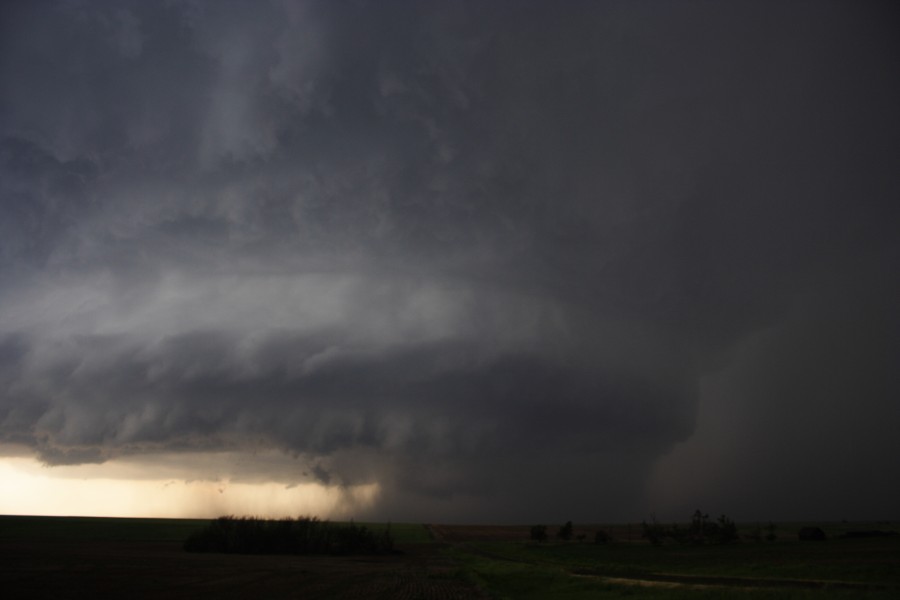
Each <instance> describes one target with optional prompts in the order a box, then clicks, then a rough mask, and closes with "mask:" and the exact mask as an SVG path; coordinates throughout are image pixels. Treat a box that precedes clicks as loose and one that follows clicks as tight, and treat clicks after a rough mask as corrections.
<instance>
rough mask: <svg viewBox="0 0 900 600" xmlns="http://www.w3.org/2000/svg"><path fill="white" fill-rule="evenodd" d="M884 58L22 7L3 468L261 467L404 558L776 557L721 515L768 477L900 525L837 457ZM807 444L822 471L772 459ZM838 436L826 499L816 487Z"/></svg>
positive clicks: (849, 51) (866, 41)
mask: <svg viewBox="0 0 900 600" xmlns="http://www.w3.org/2000/svg"><path fill="white" fill-rule="evenodd" d="M896 24H897V11H896V10H894V9H893V8H892V7H890V6H888V5H882V4H879V3H874V2H873V3H863V4H861V5H859V6H853V7H851V6H847V5H845V4H840V3H834V4H832V3H819V4H817V5H815V6H812V5H806V4H803V3H789V4H786V5H783V6H778V7H772V6H766V7H760V6H757V5H755V4H754V3H740V2H738V3H731V4H729V5H728V6H723V5H720V4H718V3H709V4H705V3H695V4H691V5H689V6H678V5H672V4H670V3H662V2H660V3H640V4H635V3H625V2H622V3H617V2H611V3H580V4H579V5H577V6H575V5H572V6H565V7H561V6H555V5H553V4H552V3H542V2H526V3H518V2H517V3H504V2H501V3H491V4H488V5H484V4H483V3H468V2H453V3H440V4H430V3H429V4H423V3H404V2H396V3H391V4H390V5H385V4H384V3H332V2H252V3H251V2H223V3H219V2H216V3H212V2H210V3H201V2H173V3H166V4H148V3H143V2H134V3H116V4H105V3H97V4H91V5H89V6H88V5H79V4H71V3H41V4H26V3H18V4H10V5H9V6H6V7H4V9H3V18H2V30H3V35H2V40H3V41H2V42H0V44H2V50H0V78H2V82H3V86H2V90H3V91H2V92H0V172H2V175H0V194H2V206H0V210H2V219H0V278H2V281H3V285H2V286H0V441H3V442H7V443H15V444H18V445H20V446H24V447H27V448H30V449H31V451H32V452H34V453H35V454H36V455H37V456H38V457H39V458H40V459H41V460H43V461H44V462H46V463H47V464H50V465H61V464H85V463H96V462H103V461H107V460H110V459H116V458H122V457H131V458H133V459H135V460H137V459H139V457H141V456H160V455H166V456H170V455H171V454H172V453H175V454H178V453H183V455H184V456H185V457H189V456H199V455H201V454H203V453H232V452H235V453H241V452H243V453H251V454H252V453H253V452H263V453H271V452H281V453H283V455H284V457H285V462H284V464H283V465H280V466H275V465H273V464H269V465H268V466H266V464H263V463H264V461H263V463H260V465H261V466H260V467H259V468H260V469H261V470H262V471H264V473H256V474H255V475H254V477H257V478H258V477H261V478H262V479H265V478H266V477H267V476H268V477H269V478H270V479H271V480H273V481H280V482H282V483H284V484H285V485H288V486H290V485H297V484H298V482H302V481H310V480H315V481H319V482H320V483H323V484H328V485H346V486H353V485H366V484H370V483H378V484H379V486H380V490H381V491H380V496H379V500H378V502H377V503H376V504H375V506H374V507H373V508H372V514H373V515H375V516H380V517H390V518H394V519H403V518H410V519H413V518H421V519H439V518H440V517H442V516H443V517H444V518H447V519H455V520H494V519H505V520H517V519H518V520H528V519H534V518H543V517H544V516H549V517H552V518H562V517H565V518H576V519H596V520H608V519H616V518H629V517H631V518H634V517H640V516H642V515H635V514H634V511H635V510H647V511H649V510H660V511H664V510H667V509H668V508H671V509H672V510H675V509H679V510H680V509H681V508H682V504H683V505H685V506H689V505H693V504H694V503H695V500H696V501H697V502H702V499H697V497H698V496H700V495H705V496H706V497H715V498H717V499H718V500H720V501H721V502H722V503H725V502H730V503H731V504H730V505H729V506H727V507H726V506H723V507H721V508H722V510H732V506H734V509H733V510H736V511H745V513H746V514H748V515H749V513H751V512H752V511H753V510H765V511H769V512H767V513H766V514H767V515H768V514H772V515H773V516H774V517H776V518H777V516H778V515H777V514H775V513H777V511H778V510H779V508H778V499H777V495H776V494H775V493H774V492H773V493H771V494H763V495H762V496H763V497H765V498H766V501H765V503H763V505H762V506H760V505H759V504H758V503H754V502H753V501H752V500H749V499H747V498H744V497H743V496H742V495H741V490H743V489H744V486H749V487H753V488H760V489H768V488H767V486H769V485H770V484H771V485H773V486H774V485H776V483H773V482H771V481H770V479H771V477H770V476H769V475H770V474H771V473H772V470H771V469H770V468H769V467H771V466H774V465H776V464H793V465H794V466H795V468H796V469H797V470H800V471H802V472H801V473H800V474H799V475H796V481H797V482H798V483H797V485H798V486H799V487H805V489H809V490H815V491H816V492H817V493H810V495H809V498H810V500H809V501H810V502H813V501H814V500H816V499H818V501H820V502H821V503H822V509H821V511H822V513H826V512H829V511H833V510H838V508H839V507H838V506H837V505H836V504H834V503H829V502H828V500H827V499H824V495H823V494H822V493H819V492H820V491H821V490H823V489H824V486H825V485H826V482H827V481H833V479H834V478H835V477H850V476H852V477H853V481H855V482H857V484H858V485H860V486H863V485H865V484H866V483H867V482H868V483H869V484H870V485H874V486H876V487H877V489H878V491H879V493H880V494H882V495H883V496H885V497H887V498H893V499H896V498H897V494H898V493H900V483H898V482H897V480H896V479H891V480H889V481H886V480H883V479H881V480H878V481H877V482H876V481H874V480H870V479H867V478H866V477H865V476H863V475H861V474H860V473H863V472H864V468H865V465H867V464H872V461H875V462H876V463H878V464H881V463H882V462H883V461H884V460H886V458H885V457H887V456H890V455H891V454H892V453H893V451H894V450H897V449H898V448H896V442H891V441H889V440H888V439H887V438H885V439H883V441H882V442H880V443H878V444H874V445H871V446H869V447H868V449H860V448H859V446H860V445H861V444H862V440H864V439H865V438H866V431H867V424H871V426H872V427H875V428H876V429H878V428H879V427H881V425H883V424H884V423H895V424H896V422H897V417H896V410H895V408H893V401H894V398H895V397H896V393H897V391H898V386H897V380H896V377H893V376H892V375H891V370H892V365H893V364H894V363H896V359H897V358H900V352H898V347H897V341H896V340H898V339H900V336H898V335H897V328H898V318H897V316H896V315H895V314H894V312H895V311H893V310H892V305H891V302H889V301H888V300H887V299H890V298H895V297H898V296H900V293H898V292H900V290H898V289H897V288H898V285H897V284H896V283H895V280H896V278H895V277H893V276H892V273H893V270H894V267H895V265H896V264H898V262H897V259H898V258H900V257H898V250H900V245H898V242H897V239H896V235H895V229H896V227H895V226H896V223H897V210H896V208H895V199H896V193H897V191H898V190H900V175H898V171H897V170H896V169H895V168H893V165H895V164H896V162H897V159H898V158H900V156H898V154H900V150H898V145H897V139H898V135H900V118H898V116H897V114H896V111H895V110H894V108H893V107H895V106H896V105H897V101H898V100H900V89H898V85H897V83H896V81H895V78H892V77H890V76H889V75H890V73H891V72H892V69H893V67H892V65H893V64H894V63H895V60H894V59H896V57H897V50H898V48H897V45H896V42H895V41H894V40H893V36H892V31H893V30H892V27H893V26H894V25H896ZM835 32H839V33H840V34H841V35H839V36H836V35H835ZM840 39H850V40H853V43H852V44H849V45H848V44H842V43H839V41H838V40H840ZM851 332H852V333H851ZM761 336H762V337H761ZM759 339H765V340H769V341H768V342H766V344H767V346H766V347H767V348H771V349H772V351H771V352H768V351H767V352H750V351H747V348H748V347H755V346H753V344H757V343H759V342H757V341H755V340H759ZM788 348H789V349H791V350H790V352H789V355H786V356H785V357H784V358H783V359H782V360H773V358H772V356H773V353H775V352H776V351H777V352H781V353H787V352H788V351H787V350H785V349H788ZM797 357H802V359H798V358H797ZM791 360H795V361H796V365H797V367H796V368H793V369H792V368H786V367H785V366H784V365H785V363H786V362H789V361H791ZM823 370H828V371H829V372H830V373H834V372H835V371H836V370H842V373H843V374H842V375H841V376H840V377H839V378H838V379H839V381H838V382H837V383H836V384H834V385H831V384H828V383H824V382H827V381H832V380H834V381H837V380H835V379H834V378H835V376H834V375H826V374H825V373H823ZM749 374H752V377H751V376H750V375H749ZM748 377H750V378H751V379H752V382H753V385H748V384H747V378H748ZM711 382H712V383H711ZM852 382H860V383H859V384H858V385H859V387H858V388H857V387H855V386H856V384H855V383H852ZM857 392H858V393H857ZM710 406H713V407H715V410H712V413H713V414H717V415H720V418H718V420H716V419H712V420H710V419H709V418H706V417H704V415H708V414H709V407H710ZM850 410H855V411H856V412H855V414H856V415H859V418H858V419H857V421H858V422H855V423H856V424H855V425H854V426H853V427H852V428H847V429H845V428H842V427H843V426H842V425H841V424H842V423H846V420H845V416H844V415H845V414H846V412H847V411H850ZM811 412H814V413H815V414H816V415H818V416H817V419H818V420H817V421H816V425H815V428H814V429H813V431H814V432H815V431H823V432H829V434H828V435H824V436H822V437H819V436H817V435H816V434H815V433H811V434H809V435H807V436H805V437H804V439H805V440H807V441H806V443H807V444H808V451H805V452H800V453H798V452H797V449H796V448H795V447H794V446H795V444H794V443H793V440H792V434H791V433H790V432H791V431H793V430H795V429H797V428H800V429H802V428H803V427H804V426H805V424H806V423H809V419H808V417H807V415H808V414H810V413H811ZM734 414H741V415H746V418H745V419H741V420H740V421H739V422H738V423H736V424H735V423H734V422H733V421H734V420H733V419H729V415H734ZM698 415H699V417H698ZM772 420H775V421H777V422H779V423H783V424H784V429H778V431H781V432H782V433H780V434H778V435H773V437H772V442H771V445H770V446H768V448H770V450H771V451H767V452H759V451H757V450H758V444H759V443H760V441H761V437H764V436H767V435H770V434H771V433H772V431H771V430H770V429H767V428H760V426H759V425H758V424H760V423H769V422H771V421H772ZM879 424H880V425H879ZM727 425H733V426H734V427H735V430H734V440H735V441H734V443H733V444H732V445H731V446H729V447H728V448H727V449H726V448H725V447H724V446H723V444H722V443H721V437H720V436H719V437H717V436H716V435H715V432H717V431H721V428H722V427H725V426H727ZM710 428H711V429H710ZM879 431H880V429H879ZM841 434H843V435H846V436H848V437H849V438H850V439H852V440H856V441H858V442H859V443H858V444H853V448H855V449H851V450H850V451H848V452H847V453H846V454H845V456H846V457H848V458H845V459H844V462H843V463H841V464H838V465H835V467H834V468H835V472H834V473H831V472H828V471H827V470H821V469H805V468H803V466H804V465H806V464H808V462H809V461H811V460H813V457H814V456H815V455H816V454H817V453H818V452H824V453H825V454H828V453H829V452H830V450H828V449H829V448H833V440H834V436H838V435H841ZM710 440H719V441H718V442H711V441H710ZM679 444H682V445H679ZM737 448H740V450H736V449H737ZM719 450H721V452H720V451H719ZM726 450H727V451H726ZM784 453H787V454H789V455H793V456H796V457H797V458H796V459H795V460H793V461H787V462H785V461H784V459H783V456H784ZM266 455H267V456H268V455H269V454H266ZM828 455H830V454H828ZM711 456H716V457H718V458H717V460H716V461H715V463H714V464H713V463H711V462H710V457H711ZM754 457H756V458H754ZM660 461H662V462H660ZM748 461H749V462H750V463H752V464H753V465H754V466H753V467H752V468H749V469H746V470H745V468H746V467H745V465H746V464H747V462H748ZM286 465H287V466H286ZM292 465H293V466H292ZM661 466H662V467H665V469H664V470H666V469H667V470H666V472H665V473H662V474H661V473H660V468H662V467H661ZM654 469H656V470H654ZM707 470H708V471H709V472H710V473H712V472H716V473H717V476H716V477H717V479H716V480H717V481H730V482H732V483H730V484H729V486H725V487H726V488H727V489H728V490H730V491H729V492H728V493H727V494H725V493H723V494H721V495H719V496H716V495H715V494H712V492H711V491H710V489H709V486H708V484H707V480H705V479H704V478H703V477H692V476H690V474H691V473H694V474H702V473H705V472H706V471H707ZM234 474H235V476H236V477H238V478H241V477H249V474H248V473H246V470H245V471H242V470H241V469H240V468H237V467H235V468H234ZM267 474H268V475H267ZM198 476H199V477H202V476H203V474H199V475H198ZM216 476H218V475H216ZM792 477H794V475H793V474H791V473H787V472H785V473H783V474H782V475H781V476H780V477H779V478H776V480H775V481H776V482H777V485H782V484H783V482H784V480H786V479H790V478H792ZM801 482H802V483H801ZM648 486H649V488H650V489H652V490H654V491H653V492H652V493H650V494H649V495H648V494H647V489H648ZM679 488H680V489H679ZM676 490H677V493H676ZM742 498H744V499H742ZM845 505H846V509H845V512H846V513H848V514H847V516H852V515H855V516H865V515H863V514H861V513H863V512H866V511H871V510H873V508H872V507H871V506H869V505H868V504H866V503H864V502H859V503H853V502H850V501H847V502H846V503H845ZM845 505H844V504H842V505H841V506H840V508H841V509H842V510H844V508H843V507H844V506H845ZM854 511H855V512H854ZM757 516H762V517H765V516H766V515H756V514H754V515H753V517H754V518H756V517H757Z"/></svg>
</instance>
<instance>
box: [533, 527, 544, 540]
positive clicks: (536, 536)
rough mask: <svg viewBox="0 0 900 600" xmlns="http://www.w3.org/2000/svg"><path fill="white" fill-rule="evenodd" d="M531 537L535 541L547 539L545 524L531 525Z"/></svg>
mask: <svg viewBox="0 0 900 600" xmlns="http://www.w3.org/2000/svg"><path fill="white" fill-rule="evenodd" d="M531 539H533V540H534V541H536V542H543V541H545V540H546V539H547V526H546V525H532V526H531Z"/></svg>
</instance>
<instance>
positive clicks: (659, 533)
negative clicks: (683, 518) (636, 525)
mask: <svg viewBox="0 0 900 600" xmlns="http://www.w3.org/2000/svg"><path fill="white" fill-rule="evenodd" d="M641 537H642V538H645V539H646V540H647V541H649V542H650V543H651V544H653V545H654V546H659V545H660V544H662V543H663V539H664V538H665V537H666V528H665V527H663V526H662V525H660V524H659V522H657V520H656V517H651V518H650V522H649V523H647V521H642V522H641Z"/></svg>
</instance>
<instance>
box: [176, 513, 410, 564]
mask: <svg viewBox="0 0 900 600" xmlns="http://www.w3.org/2000/svg"><path fill="white" fill-rule="evenodd" d="M184 549H185V550H187V551H188V552H223V553H226V554H230V553H234V554H338V555H340V554H390V553H391V552H393V551H394V538H393V536H392V535H391V527H390V525H388V526H387V527H385V528H382V529H381V530H380V531H376V530H374V529H370V528H369V527H367V526H365V525H357V524H355V523H353V522H351V523H346V524H343V523H332V522H330V521H320V520H319V519H317V518H315V517H300V518H298V519H257V518H253V517H219V518H218V519H215V520H214V521H212V522H210V523H209V524H208V525H207V526H206V527H204V528H203V529H201V530H199V531H196V532H194V533H192V534H191V535H190V536H188V538H187V540H186V541H185V543H184Z"/></svg>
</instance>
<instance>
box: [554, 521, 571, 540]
mask: <svg viewBox="0 0 900 600" xmlns="http://www.w3.org/2000/svg"><path fill="white" fill-rule="evenodd" d="M556 537H558V538H559V539H561V540H565V541H568V540H571V539H572V521H566V524H565V525H563V526H562V527H560V528H559V531H557V532H556Z"/></svg>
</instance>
